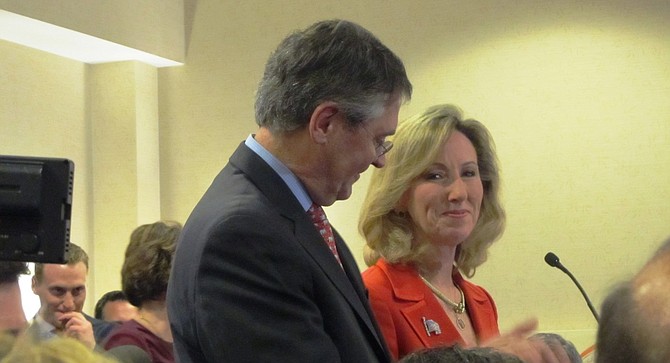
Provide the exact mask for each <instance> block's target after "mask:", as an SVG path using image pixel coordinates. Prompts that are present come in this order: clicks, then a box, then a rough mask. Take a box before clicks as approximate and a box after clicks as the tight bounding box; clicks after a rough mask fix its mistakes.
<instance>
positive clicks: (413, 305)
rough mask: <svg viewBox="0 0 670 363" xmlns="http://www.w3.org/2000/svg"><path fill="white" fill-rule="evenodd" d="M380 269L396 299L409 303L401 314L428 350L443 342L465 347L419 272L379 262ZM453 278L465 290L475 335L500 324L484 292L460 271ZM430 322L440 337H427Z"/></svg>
mask: <svg viewBox="0 0 670 363" xmlns="http://www.w3.org/2000/svg"><path fill="white" fill-rule="evenodd" d="M377 266H379V267H380V268H381V269H382V270H383V271H384V273H385V274H386V276H387V277H388V279H389V281H390V283H391V287H392V290H393V294H394V296H395V298H396V299H398V300H404V301H406V304H403V305H404V307H402V308H401V313H402V314H403V316H404V317H405V319H406V320H407V322H408V324H409V325H410V326H411V327H412V330H413V331H414V332H415V334H416V335H417V336H418V337H419V339H420V340H421V341H422V343H423V344H424V345H425V346H426V347H430V346H434V345H435V340H436V339H437V341H441V342H446V341H450V342H460V343H461V344H463V343H464V342H463V341H462V338H461V336H460V334H458V329H457V328H456V327H455V326H454V324H453V323H452V322H451V320H450V319H449V317H448V316H447V314H446V313H445V312H444V310H443V308H442V305H441V304H440V302H439V301H438V300H437V298H436V297H435V295H433V293H432V291H431V290H430V289H429V288H428V286H426V284H425V283H424V282H423V281H422V280H421V277H420V276H419V273H418V272H417V271H416V269H414V268H413V267H411V266H405V265H397V264H396V265H391V264H389V263H388V262H387V261H386V260H383V259H380V260H379V261H377ZM453 277H454V283H456V284H457V285H458V286H459V287H460V288H461V290H463V294H464V295H465V302H466V306H467V307H468V309H467V313H468V316H469V317H470V321H471V322H472V326H473V329H474V330H475V333H476V334H478V333H479V332H480V331H483V330H484V329H486V328H487V327H488V326H489V325H490V322H491V321H496V320H497V316H496V313H495V312H494V311H493V310H491V309H490V308H489V307H488V306H489V304H491V303H492V302H491V299H490V297H489V296H488V295H487V294H486V293H485V292H484V290H483V289H481V288H478V287H477V286H476V285H474V284H472V283H470V282H468V281H467V280H465V279H464V278H463V276H462V275H461V274H460V272H458V271H457V270H455V271H454V272H453ZM424 319H425V320H424ZM427 320H432V321H433V322H435V323H437V324H438V325H439V326H440V327H441V331H442V332H441V335H439V336H435V335H428V332H427V329H428V328H427V327H426V325H425V324H426V322H425V321H427ZM447 327H449V328H448V329H447Z"/></svg>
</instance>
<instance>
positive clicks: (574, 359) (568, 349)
mask: <svg viewBox="0 0 670 363" xmlns="http://www.w3.org/2000/svg"><path fill="white" fill-rule="evenodd" d="M531 338H533V339H539V340H541V341H543V342H544V343H545V344H546V345H548V346H549V347H550V348H551V350H555V349H563V351H564V352H565V354H566V355H567V356H568V358H569V359H570V363H581V362H582V356H581V355H580V354H579V352H578V351H577V348H576V347H575V345H574V344H572V342H571V341H569V340H567V339H565V338H563V337H562V336H561V335H560V334H556V333H535V334H533V335H532V337H531Z"/></svg>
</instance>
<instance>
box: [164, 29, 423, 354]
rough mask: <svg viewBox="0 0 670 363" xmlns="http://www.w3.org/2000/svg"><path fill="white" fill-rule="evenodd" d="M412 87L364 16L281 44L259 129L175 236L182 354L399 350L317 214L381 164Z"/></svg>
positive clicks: (174, 295)
mask: <svg viewBox="0 0 670 363" xmlns="http://www.w3.org/2000/svg"><path fill="white" fill-rule="evenodd" d="M411 90H412V86H411V83H410V82H409V80H408V79H407V75H406V73H405V69H404V66H403V64H402V62H401V61H400V59H399V58H398V57H397V56H396V55H394V54H393V53H392V52H391V51H390V50H389V49H388V48H387V47H385V46H384V45H383V44H382V43H381V42H380V41H379V40H378V39H377V38H375V37H374V36H373V35H372V34H371V33H369V32H368V31H367V30H365V29H364V28H362V27H360V26H359V25H356V24H354V23H351V22H347V21H339V20H332V21H323V22H318V23H316V24H314V25H312V26H310V27H308V28H307V29H305V30H303V31H298V32H295V33H293V34H291V35H289V36H288V37H287V38H285V39H284V40H283V41H282V42H281V43H280V45H279V47H278V48H277V49H276V51H275V52H274V53H273V54H272V55H271V57H270V59H269V60H268V62H267V64H266V68H265V73H264V76H263V79H262V80H261V83H260V86H259V89H258V92H257V98H256V122H257V124H258V125H259V126H260V127H259V129H258V131H257V133H256V134H254V135H251V136H249V137H248V138H247V139H246V141H245V142H243V143H242V144H241V145H240V146H239V147H238V148H237V150H236V151H235V152H234V153H233V155H232V156H231V158H230V160H229V163H228V165H226V167H224V169H223V170H222V171H221V173H220V174H219V175H218V176H217V177H216V178H215V180H214V181H213V183H212V185H211V186H210V188H209V189H208V190H207V192H206V193H205V195H204V196H203V197H202V199H201V200H200V202H199V203H198V205H197V206H196V207H195V209H194V210H193V212H192V214H191V216H190V217H189V219H188V221H187V222H186V224H185V226H184V230H183V232H182V235H181V238H180V241H179V243H178V247H177V252H176V256H175V261H174V264H173V270H172V273H171V280H170V283H169V286H168V296H167V300H168V313H169V317H170V322H171V327H172V335H173V338H174V347H175V351H176V354H177V356H178V361H179V362H181V363H190V362H217V363H218V362H270V361H272V362H291V363H295V362H319V363H326V362H388V361H390V356H389V354H388V350H387V348H386V345H385V343H384V340H383V337H382V336H381V334H380V332H379V329H378V327H377V324H376V322H375V320H374V317H373V315H372V312H371V310H370V307H369V305H368V301H367V297H366V293H365V290H364V287H363V284H362V281H361V278H360V271H359V269H358V268H357V265H356V262H355V260H354V257H353V256H352V254H351V252H350V251H349V249H348V248H347V245H346V244H345V243H344V241H343V240H342V238H341V237H340V236H339V234H337V232H331V228H330V226H329V225H328V223H327V220H324V216H323V215H321V216H320V219H319V220H317V221H314V220H313V218H315V217H313V216H312V215H313V214H318V212H320V211H321V208H320V206H328V205H331V204H333V203H334V202H335V201H336V200H342V199H347V198H348V197H349V196H350V194H351V188H352V184H353V183H354V182H356V181H357V180H358V178H359V176H360V173H362V172H364V171H365V170H366V169H367V168H368V167H369V166H370V165H373V166H375V167H382V166H383V165H384V161H385V159H384V154H385V153H386V151H388V150H389V149H390V147H391V146H392V145H391V144H390V142H388V141H386V140H385V138H386V137H387V136H389V135H391V134H393V133H394V132H395V129H396V126H397V123H398V112H399V108H400V105H401V104H402V103H403V102H404V101H407V100H408V99H409V98H410V97H411ZM322 236H323V237H322ZM328 241H330V242H333V241H334V245H330V246H329V244H328Z"/></svg>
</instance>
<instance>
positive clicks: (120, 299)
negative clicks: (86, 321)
mask: <svg viewBox="0 0 670 363" xmlns="http://www.w3.org/2000/svg"><path fill="white" fill-rule="evenodd" d="M136 316H137V307H136V306H133V304H131V303H129V302H128V298H127V297H126V294H124V293H123V291H121V290H112V291H108V292H106V293H104V294H103V295H102V296H101V297H100V299H98V302H96V303H95V318H96V319H100V320H104V321H109V322H115V321H117V322H119V321H120V322H122V321H128V320H130V319H132V318H134V317H136Z"/></svg>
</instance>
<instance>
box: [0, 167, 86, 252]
mask: <svg viewBox="0 0 670 363" xmlns="http://www.w3.org/2000/svg"><path fill="white" fill-rule="evenodd" d="M73 180H74V163H73V162H72V161H70V160H68V159H61V158H42V157H29V156H6V155H0V261H27V262H42V263H65V261H66V258H67V251H68V247H69V243H70V215H71V211H72V188H73Z"/></svg>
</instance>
